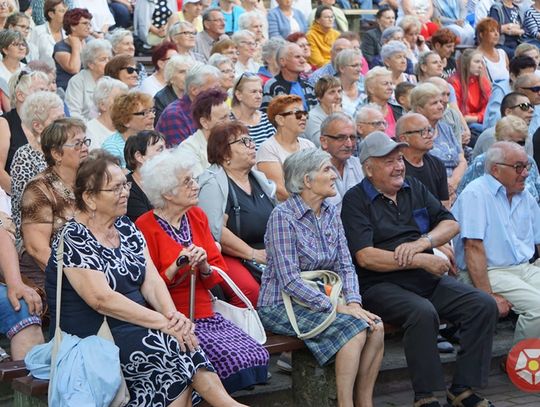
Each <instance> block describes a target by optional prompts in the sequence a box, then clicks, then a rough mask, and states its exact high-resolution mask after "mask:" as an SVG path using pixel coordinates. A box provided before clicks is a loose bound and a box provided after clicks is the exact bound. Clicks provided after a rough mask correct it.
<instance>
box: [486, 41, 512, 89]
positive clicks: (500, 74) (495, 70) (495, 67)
mask: <svg viewBox="0 0 540 407" xmlns="http://www.w3.org/2000/svg"><path fill="white" fill-rule="evenodd" d="M497 53H498V54H499V62H493V61H490V60H489V59H487V58H486V57H484V62H485V63H486V69H487V71H488V75H489V79H490V80H491V82H498V81H502V80H506V79H509V77H510V74H509V73H508V68H507V67H506V53H505V52H504V51H503V50H502V49H500V48H497Z"/></svg>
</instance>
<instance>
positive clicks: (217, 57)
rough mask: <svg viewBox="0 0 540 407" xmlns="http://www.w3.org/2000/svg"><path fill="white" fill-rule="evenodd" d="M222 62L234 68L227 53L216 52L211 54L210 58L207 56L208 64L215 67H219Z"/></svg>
mask: <svg viewBox="0 0 540 407" xmlns="http://www.w3.org/2000/svg"><path fill="white" fill-rule="evenodd" d="M222 64H231V66H232V67H233V69H234V65H233V63H232V61H231V58H229V57H228V56H227V55H223V54H218V53H216V54H212V55H211V56H210V58H208V65H212V66H215V67H216V68H217V69H219V67H220V66H221V65H222ZM220 72H221V71H220Z"/></svg>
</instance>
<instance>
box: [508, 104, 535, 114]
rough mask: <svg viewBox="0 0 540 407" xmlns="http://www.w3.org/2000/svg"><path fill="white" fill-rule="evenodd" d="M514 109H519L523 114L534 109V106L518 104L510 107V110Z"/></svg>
mask: <svg viewBox="0 0 540 407" xmlns="http://www.w3.org/2000/svg"><path fill="white" fill-rule="evenodd" d="M516 107H519V108H520V109H521V110H523V111H524V112H528V111H529V110H532V109H534V105H533V104H532V103H519V104H517V105H515V106H510V109H515V108H516Z"/></svg>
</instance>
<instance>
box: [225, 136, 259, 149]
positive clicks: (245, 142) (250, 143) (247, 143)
mask: <svg viewBox="0 0 540 407" xmlns="http://www.w3.org/2000/svg"><path fill="white" fill-rule="evenodd" d="M236 143H242V144H243V145H245V146H246V147H251V146H253V145H255V142H254V141H253V139H252V138H251V137H247V136H246V137H242V138H239V139H238V140H234V141H231V142H230V143H229V145H231V144H236Z"/></svg>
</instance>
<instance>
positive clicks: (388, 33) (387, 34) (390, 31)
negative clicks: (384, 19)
mask: <svg viewBox="0 0 540 407" xmlns="http://www.w3.org/2000/svg"><path fill="white" fill-rule="evenodd" d="M397 33H401V34H403V35H404V34H405V32H404V31H403V28H401V27H399V26H397V25H393V26H391V27H388V28H387V29H386V30H384V31H383V32H382V34H381V44H386V43H387V42H388V41H390V40H391V39H392V37H393V36H394V35H396V34H397ZM404 45H405V44H404Z"/></svg>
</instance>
